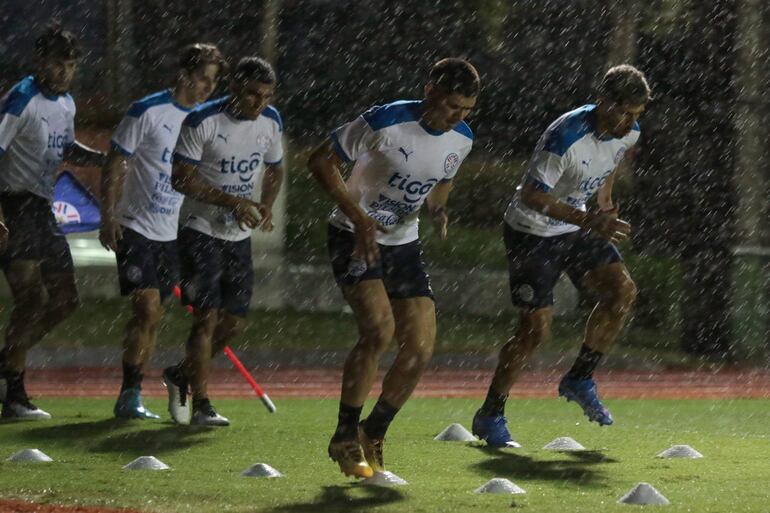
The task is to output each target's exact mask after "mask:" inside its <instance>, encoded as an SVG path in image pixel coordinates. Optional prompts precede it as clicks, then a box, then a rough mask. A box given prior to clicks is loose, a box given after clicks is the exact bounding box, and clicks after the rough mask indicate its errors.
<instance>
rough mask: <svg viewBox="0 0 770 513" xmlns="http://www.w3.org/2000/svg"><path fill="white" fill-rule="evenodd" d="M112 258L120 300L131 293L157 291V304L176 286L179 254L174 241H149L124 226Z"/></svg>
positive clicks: (167, 296) (169, 295) (170, 293)
mask: <svg viewBox="0 0 770 513" xmlns="http://www.w3.org/2000/svg"><path fill="white" fill-rule="evenodd" d="M115 256H116V257H117V261H118V281H119V282H120V294H121V295H123V296H128V295H130V294H131V293H132V292H134V291H135V290H143V289H158V291H159V292H160V300H161V301H166V300H167V299H168V298H170V297H171V295H172V294H173V292H174V287H175V286H176V285H177V284H178V283H179V254H178V252H177V245H176V241H175V240H170V241H165V242H161V241H155V240H151V239H148V238H147V237H145V236H144V235H142V234H141V233H138V232H135V231H134V230H132V229H130V228H126V227H125V226H124V227H123V238H122V239H120V240H119V241H118V251H117V252H116V254H115Z"/></svg>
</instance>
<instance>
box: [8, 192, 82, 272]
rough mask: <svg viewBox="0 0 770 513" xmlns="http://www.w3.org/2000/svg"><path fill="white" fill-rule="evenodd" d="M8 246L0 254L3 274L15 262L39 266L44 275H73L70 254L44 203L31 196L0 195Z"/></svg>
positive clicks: (42, 199) (33, 195)
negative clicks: (38, 264) (6, 228)
mask: <svg viewBox="0 0 770 513" xmlns="http://www.w3.org/2000/svg"><path fill="white" fill-rule="evenodd" d="M0 206H1V207H2V209H3V216H4V217H5V225H6V226H7V227H8V232H9V235H8V246H7V247H6V249H5V252H4V253H1V254H0V266H2V268H3V269H4V270H6V269H7V267H8V265H9V264H10V263H11V262H12V261H14V260H34V261H37V262H40V270H41V272H42V273H43V274H58V273H67V274H73V273H74V272H75V266H74V265H73V263H72V253H70V247H69V244H67V239H66V238H65V237H64V234H63V233H62V231H61V230H60V229H59V226H58V225H57V224H56V218H55V217H54V215H53V211H52V210H51V204H50V203H49V202H48V200H47V199H45V198H42V197H40V196H36V195H35V194H32V193H8V192H4V193H0Z"/></svg>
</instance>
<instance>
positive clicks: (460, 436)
mask: <svg viewBox="0 0 770 513" xmlns="http://www.w3.org/2000/svg"><path fill="white" fill-rule="evenodd" d="M433 439H434V440H438V441H439V442H475V441H476V437H475V436H473V435H472V434H471V432H470V431H468V430H467V429H465V428H464V427H463V426H462V425H461V424H450V425H448V426H447V427H446V429H444V431H442V432H441V433H439V434H437V435H436V436H435V437H434V438H433Z"/></svg>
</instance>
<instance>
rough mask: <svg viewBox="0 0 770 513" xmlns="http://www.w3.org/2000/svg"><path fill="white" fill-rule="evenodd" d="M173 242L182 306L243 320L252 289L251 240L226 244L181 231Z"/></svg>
mask: <svg viewBox="0 0 770 513" xmlns="http://www.w3.org/2000/svg"><path fill="white" fill-rule="evenodd" d="M177 241H178V243H179V261H180V263H181V271H182V281H181V288H182V303H183V304H185V305H189V306H192V307H193V308H194V309H196V310H214V309H222V310H225V311H226V312H228V313H230V314H232V315H237V316H239V317H245V316H246V313H247V312H248V310H249V305H250V304H251V295H252V292H253V289H254V269H253V268H252V263H251V239H250V238H247V239H244V240H239V241H229V240H223V239H218V238H216V237H211V236H209V235H206V234H205V233H201V232H199V231H197V230H193V229H191V228H181V229H180V230H179V237H178V239H177Z"/></svg>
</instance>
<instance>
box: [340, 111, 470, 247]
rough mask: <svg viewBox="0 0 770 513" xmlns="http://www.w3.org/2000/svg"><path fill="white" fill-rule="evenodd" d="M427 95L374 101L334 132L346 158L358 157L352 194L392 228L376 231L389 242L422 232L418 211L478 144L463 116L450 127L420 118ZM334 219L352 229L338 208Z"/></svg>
mask: <svg viewBox="0 0 770 513" xmlns="http://www.w3.org/2000/svg"><path fill="white" fill-rule="evenodd" d="M421 113H422V101H398V102H394V103H390V104H387V105H383V106H377V107H373V108H372V109H370V110H368V111H367V112H365V113H364V114H362V115H361V116H359V117H358V118H356V119H354V120H353V121H351V122H349V123H346V124H344V125H342V126H341V127H339V128H337V129H336V130H334V131H333V132H332V133H331V139H332V142H333V144H334V148H335V150H336V152H337V154H338V155H339V157H340V158H341V159H342V160H344V161H345V162H352V161H355V164H354V165H353V170H352V171H351V173H350V177H349V178H348V179H347V181H346V182H345V183H346V185H347V188H348V191H349V192H350V194H351V196H353V198H354V199H355V200H356V201H357V202H358V204H359V205H360V206H361V208H362V209H363V210H364V211H365V212H366V213H367V215H369V216H370V217H371V218H372V219H375V220H376V221H378V222H380V223H381V224H382V225H383V226H385V227H386V228H388V229H389V230H390V233H379V232H378V233H377V242H378V243H380V244H384V245H387V246H397V245H401V244H407V243H409V242H412V241H414V240H416V239H417V237H418V223H419V219H418V214H419V211H420V207H421V206H422V204H423V203H424V202H425V198H426V197H427V196H428V193H430V191H431V190H432V189H433V187H434V186H435V185H436V184H437V183H439V182H443V181H448V180H451V179H452V178H454V176H455V174H456V173H457V170H458V169H459V167H460V164H461V163H462V161H463V160H464V159H465V157H467V156H468V153H470V151H471V145H472V144H473V132H471V129H470V128H469V127H468V125H467V124H466V123H465V122H460V123H459V124H458V125H457V126H455V127H454V129H452V130H450V131H448V132H439V131H436V130H433V129H431V128H430V127H429V126H427V125H426V124H425V123H424V122H423V121H421ZM329 222H330V223H331V224H332V225H334V226H336V227H337V228H340V229H343V230H347V231H353V223H352V222H351V221H350V219H348V218H347V216H345V214H343V213H342V211H340V210H339V209H338V208H335V209H334V210H333V211H332V213H331V216H330V217H329Z"/></svg>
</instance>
